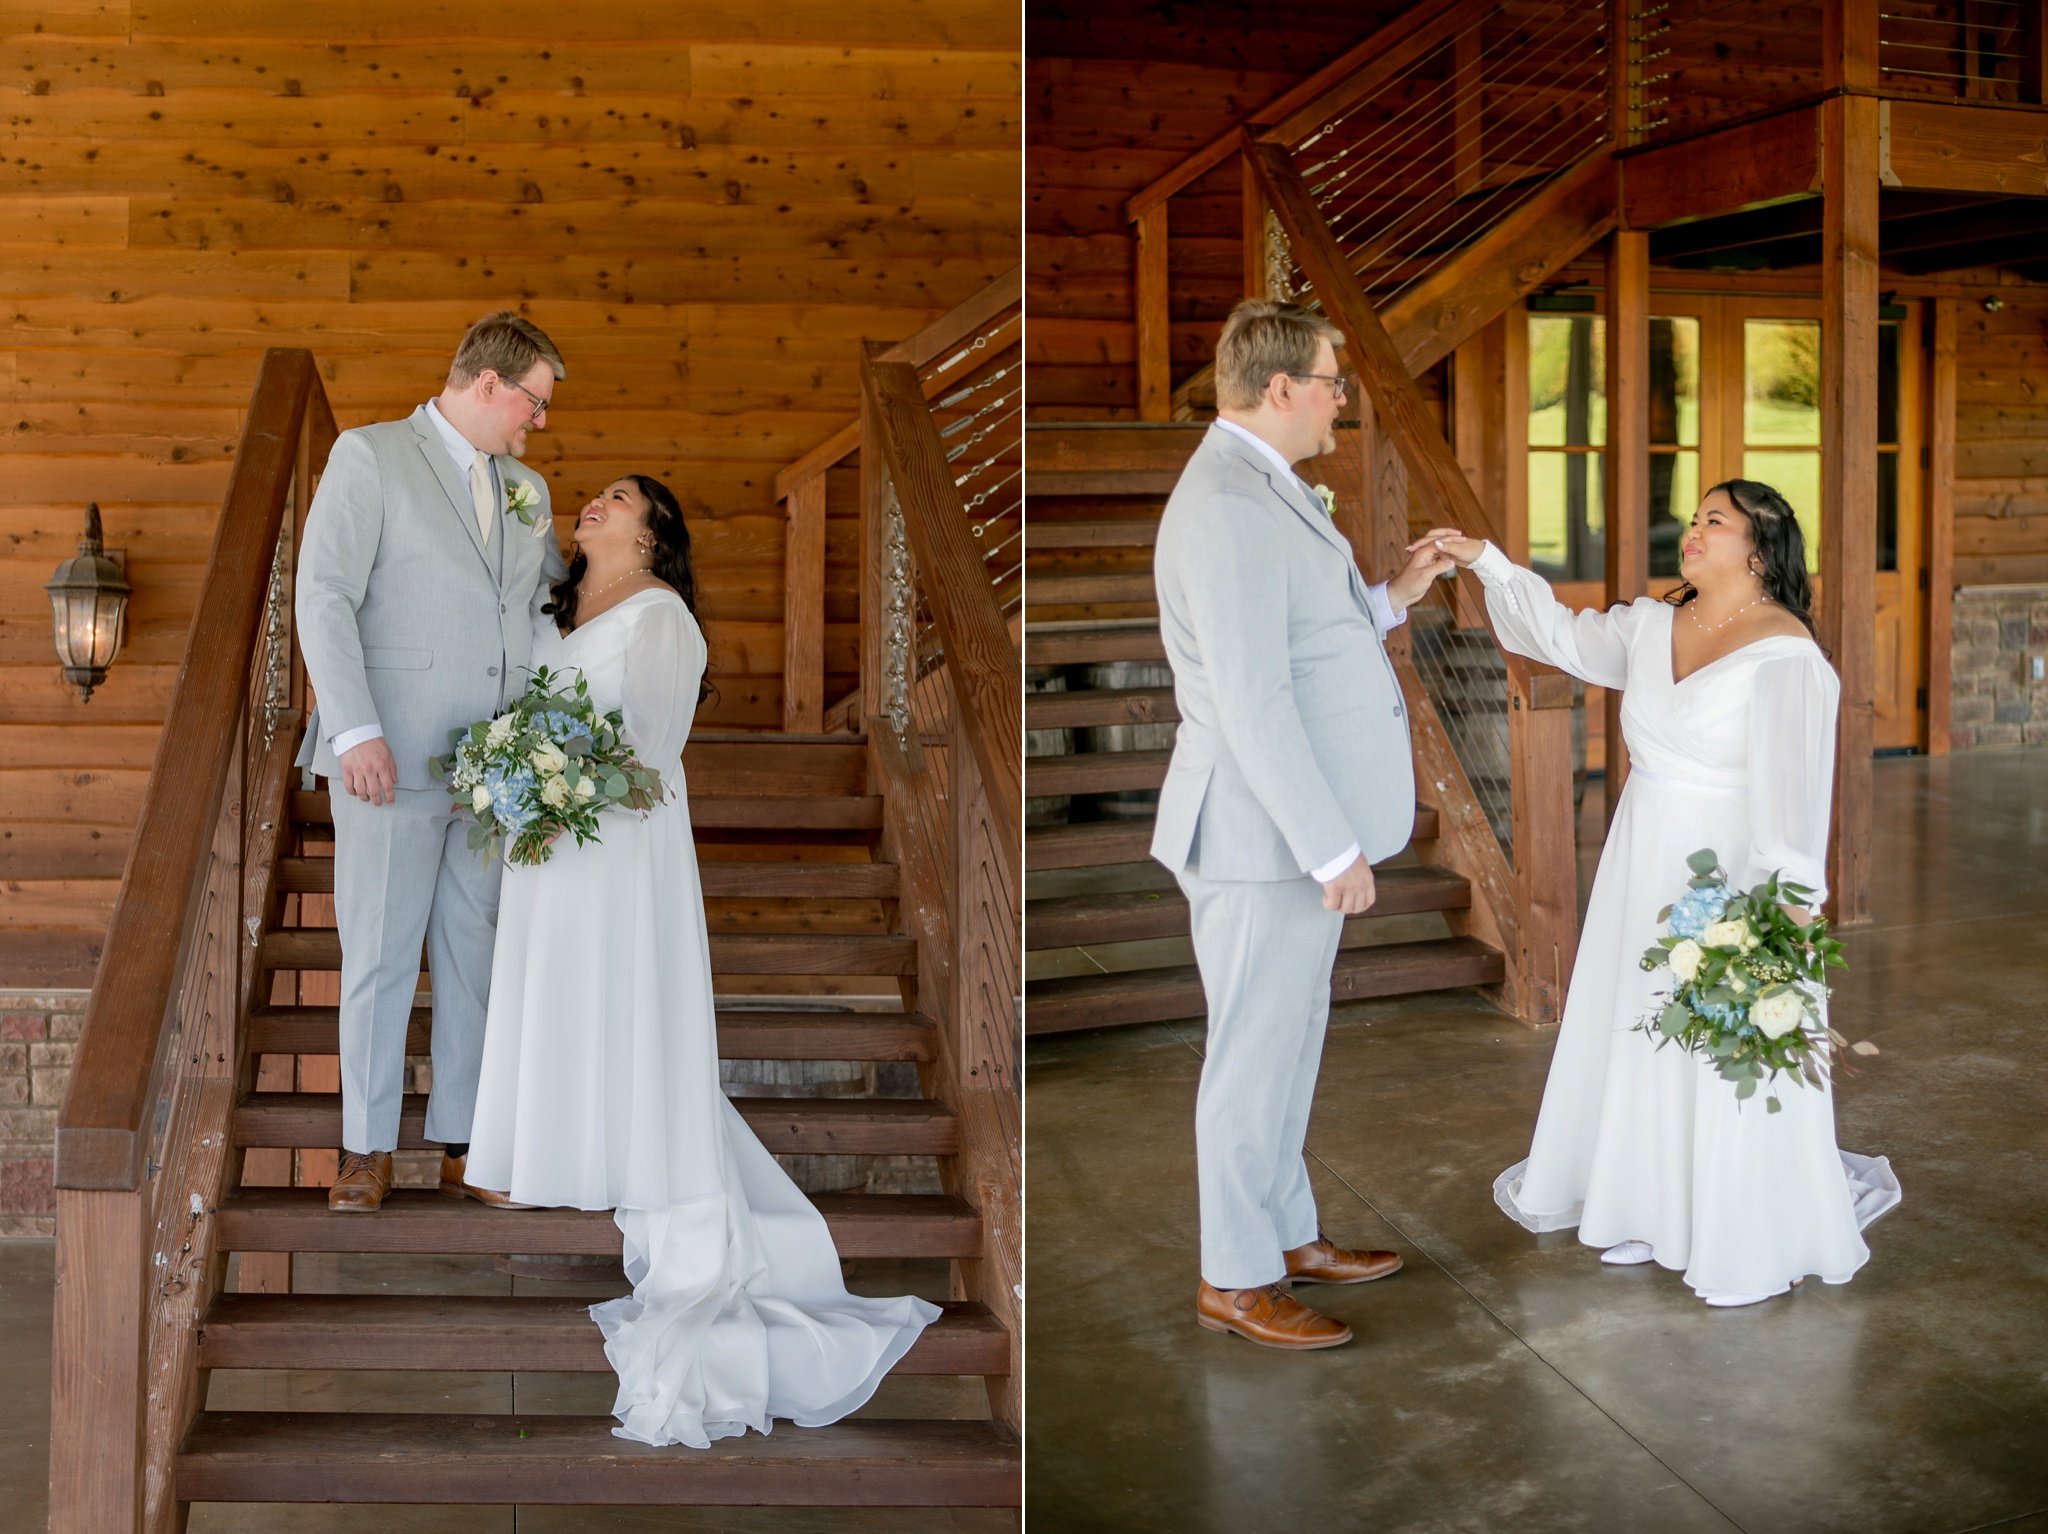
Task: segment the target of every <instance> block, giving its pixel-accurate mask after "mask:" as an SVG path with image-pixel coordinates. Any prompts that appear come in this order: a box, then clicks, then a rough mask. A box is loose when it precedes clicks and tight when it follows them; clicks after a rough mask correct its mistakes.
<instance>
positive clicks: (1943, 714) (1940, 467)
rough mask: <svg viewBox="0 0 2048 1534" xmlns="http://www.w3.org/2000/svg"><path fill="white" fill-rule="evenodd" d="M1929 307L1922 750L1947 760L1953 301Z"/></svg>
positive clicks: (1953, 555) (1953, 463) (1953, 424)
mask: <svg viewBox="0 0 2048 1534" xmlns="http://www.w3.org/2000/svg"><path fill="white" fill-rule="evenodd" d="M1928 307H1929V309H1931V310H1932V311H1933V315H1932V321H1931V323H1932V327H1933V336H1932V338H1931V341H1930V344H1929V346H1928V352H1929V358H1930V362H1931V367H1930V370H1929V378H1928V382H1927V494H1926V498H1925V504H1926V513H1925V514H1926V519H1927V531H1926V537H1925V538H1924V539H1923V540H1922V543H1921V547H1922V548H1923V549H1925V550H1926V561H1927V669H1926V672H1925V675H1926V677H1927V712H1926V714H1925V716H1924V717H1925V732H1926V733H1925V736H1924V738H1923V739H1922V741H1921V746H1922V749H1924V750H1925V751H1926V752H1927V754H1928V755H1929V756H1947V755H1948V752H1949V738H1948V731H1949V707H1950V704H1951V703H1952V702H1953V699H1952V698H1951V697H1950V689H1951V687H1952V685H1953V683H1952V679H1951V675H1950V673H1951V668H1952V663H1953V657H1952V656H1951V654H1950V648H1951V646H1952V645H1953V644H1954V643H1955V635H1954V625H1955V568H1956V563H1955V562H1956V300H1954V299H1953V298H1937V299H1934V300H1932V301H1931V302H1930V303H1929V305H1928Z"/></svg>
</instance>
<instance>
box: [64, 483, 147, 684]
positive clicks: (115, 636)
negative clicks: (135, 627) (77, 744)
mask: <svg viewBox="0 0 2048 1534" xmlns="http://www.w3.org/2000/svg"><path fill="white" fill-rule="evenodd" d="M124 552H125V551H123V550H121V549H116V550H114V552H113V553H112V554H109V553H108V552H107V551H106V549H105V548H104V547H102V544H101V537H100V508H99V504H98V503H97V502H95V503H93V504H92V505H90V506H88V507H86V509H85V536H84V537H83V538H81V539H79V540H78V556H77V558H75V559H67V560H65V561H64V563H63V564H61V565H59V566H57V573H56V574H55V575H53V576H51V577H50V579H49V581H48V582H47V583H46V584H45V585H44V586H43V590H45V591H47V592H49V594H50V618H51V623H52V625H53V627H54V629H55V631H56V638H57V659H58V660H59V661H60V662H62V663H63V666H64V680H65V681H67V682H69V683H70V684H71V685H72V686H73V687H76V688H77V689H78V701H79V702H81V703H86V702H90V701H91V699H92V690H93V689H94V688H95V687H98V686H100V685H101V684H102V683H104V682H105V681H106V679H107V668H108V667H109V666H111V665H112V664H113V663H114V657H115V655H117V654H118V653H119V652H120V649H121V640H122V639H123V638H124V637H125V636H126V633H127V628H128V592H129V586H128V580H127V577H126V575H125V574H124V573H123V568H124V566H125V564H126V560H125V559H123V558H122V555H123V553H124Z"/></svg>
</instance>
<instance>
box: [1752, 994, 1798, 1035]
mask: <svg viewBox="0 0 2048 1534" xmlns="http://www.w3.org/2000/svg"><path fill="white" fill-rule="evenodd" d="M1749 1020H1750V1021H1751V1022H1752V1023H1755V1024H1756V1026H1757V1031H1758V1032H1759V1033H1761V1034H1762V1035H1763V1036H1764V1037H1765V1038H1767V1039H1782V1038H1783V1037H1784V1036H1785V1035H1786V1034H1788V1033H1790V1032H1792V1031H1793V1030H1794V1029H1795V1028H1797V1027H1798V1026H1799V1025H1800V1024H1801V1023H1803V1022H1805V1021H1806V1003H1805V1002H1804V1001H1803V1000H1801V999H1800V995H1799V993H1798V992H1797V991H1792V990H1785V991H1780V992H1778V993H1777V994H1776V995H1775V996H1766V997H1764V998H1763V1000H1761V1001H1759V1002H1757V1003H1756V1005H1754V1006H1753V1007H1751V1008H1750V1009H1749Z"/></svg>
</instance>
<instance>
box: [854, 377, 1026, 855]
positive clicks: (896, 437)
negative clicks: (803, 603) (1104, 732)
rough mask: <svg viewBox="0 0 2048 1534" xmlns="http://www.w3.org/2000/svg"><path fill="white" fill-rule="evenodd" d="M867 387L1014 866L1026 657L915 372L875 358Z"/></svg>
mask: <svg viewBox="0 0 2048 1534" xmlns="http://www.w3.org/2000/svg"><path fill="white" fill-rule="evenodd" d="M861 386H862V389H863V390H864V391H865V394H866V398H867V404H868V409H869V412H870V415H871V417H872V419H873V421H874V423H875V436H876V438H877V444H878V446H879V447H880V448H881V451H882V456H883V459H884V461H885V462H886V463H887V465H888V468H889V474H890V477H891V478H892V479H893V480H894V481H895V484H896V494H897V503H898V504H899V505H900V506H901V507H902V510H903V522H904V530H905V534H906V536H907V537H908V539H909V542H910V549H911V554H912V557H913V558H914V559H915V561H916V565H917V568H918V569H919V570H920V571H921V572H922V574H923V578H922V580H921V581H920V582H919V589H920V591H921V593H922V595H923V597H924V600H925V601H926V602H927V603H928V604H929V605H930V607H931V610H932V616H933V618H934V620H935V621H936V622H937V624H938V628H939V633H940V636H941V637H942V639H943V640H944V643H945V647H946V663H947V666H948V668H949V669H950V670H951V672H952V678H953V692H954V696H955V697H956V698H958V699H959V708H960V722H961V727H962V728H963V730H964V731H965V733H966V735H967V740H968V744H969V746H970V747H971V748H972V750H973V752H974V760H975V765H976V767H977V768H979V770H980V772H981V778H982V785H983V788H984V791H985V792H986V793H987V795H988V801H989V814H990V819H991V821H992V822H993V823H994V825H995V826H996V828H997V838H996V840H997V845H998V847H999V848H1001V849H1002V851H1003V854H1004V856H1005V857H1006V858H1007V859H1008V860H1011V861H1014V859H1015V857H1016V855H1017V853H1016V849H1017V848H1019V847H1020V846H1021V841H1020V837H1021V835H1022V830H1023V823H1024V736H1023V724H1022V721H1021V719H1020V718H1019V711H1018V707H1017V700H1018V698H1020V697H1021V696H1022V695H1023V690H1024V661H1023V656H1022V655H1021V654H1020V653H1019V651H1018V648H1017V644H1016V641H1015V640H1014V639H1012V638H1011V636H1010V630H1009V626H1008V625H1007V624H1006V623H1004V621H1003V614H1002V610H1001V609H1000V608H999V607H998V606H997V605H996V600H995V593H994V592H993V591H992V590H991V589H990V587H989V583H988V570H987V567H986V566H985V565H984V564H983V562H982V553H981V550H980V549H979V548H978V547H977V546H976V545H975V542H974V538H973V535H972V534H971V533H970V532H969V531H968V516H967V510H966V507H965V505H964V504H963V503H962V501H961V499H960V490H959V487H958V486H957V485H955V484H954V482H953V471H952V467H951V465H950V464H949V463H948V462H947V459H946V450H945V447H944V445H943V444H942V443H941V442H940V440H939V432H938V427H937V426H936V425H935V424H934V423H933V421H932V417H931V412H930V411H929V410H928V409H926V408H925V403H924V393H923V390H922V388H921V387H920V386H919V383H918V376H917V369H916V368H915V367H913V366H912V365H911V364H910V363H908V362H884V361H881V360H880V359H879V358H878V359H876V360H874V361H873V362H871V363H870V364H869V366H868V367H867V369H866V370H865V372H864V375H863V377H862V380H861ZM1011 872H1012V873H1013V874H1014V872H1015V870H1014V868H1013V869H1012V870H1011Z"/></svg>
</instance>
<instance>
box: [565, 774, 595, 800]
mask: <svg viewBox="0 0 2048 1534" xmlns="http://www.w3.org/2000/svg"><path fill="white" fill-rule="evenodd" d="M565 781H566V780H565ZM576 797H577V798H579V799H595V798H596V797H597V779H595V778H593V777H591V776H589V775H588V774H585V775H584V776H583V777H580V778H578V779H577V780H576Z"/></svg>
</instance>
